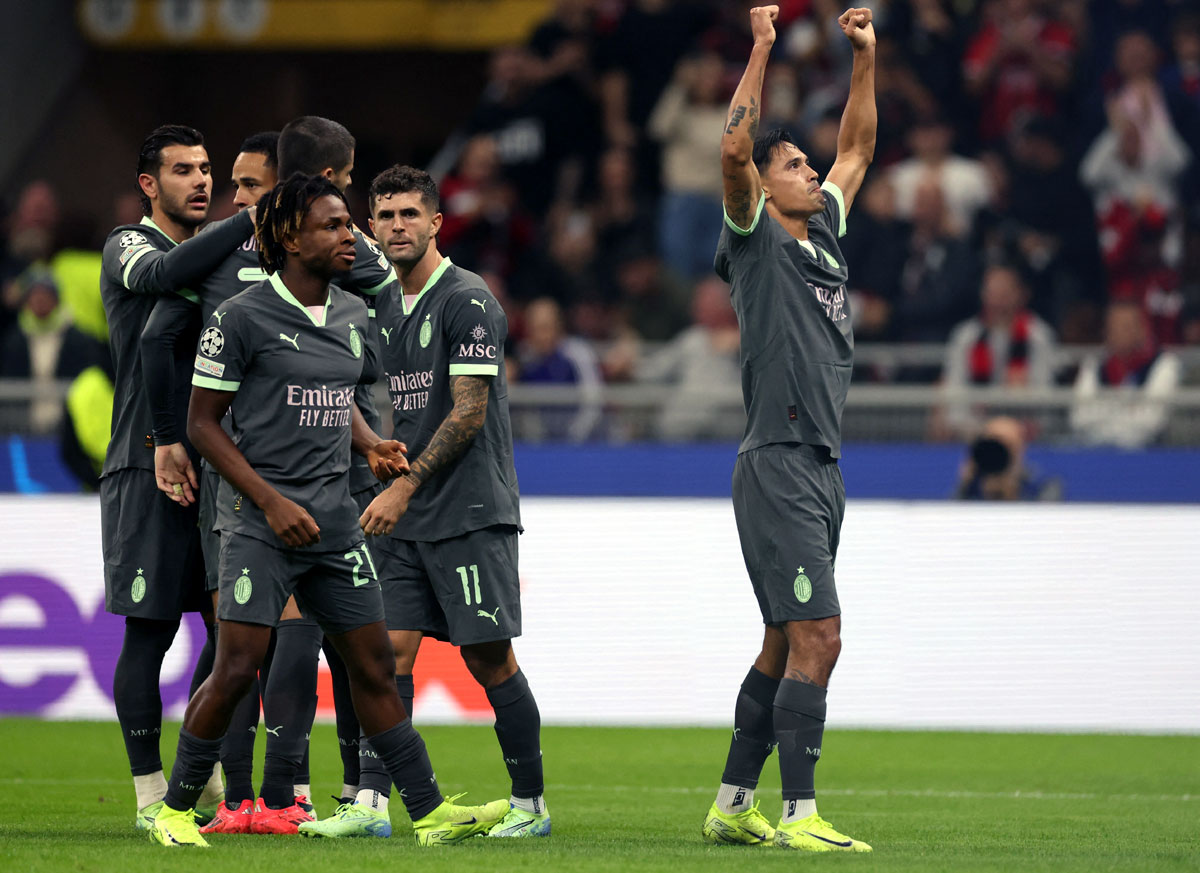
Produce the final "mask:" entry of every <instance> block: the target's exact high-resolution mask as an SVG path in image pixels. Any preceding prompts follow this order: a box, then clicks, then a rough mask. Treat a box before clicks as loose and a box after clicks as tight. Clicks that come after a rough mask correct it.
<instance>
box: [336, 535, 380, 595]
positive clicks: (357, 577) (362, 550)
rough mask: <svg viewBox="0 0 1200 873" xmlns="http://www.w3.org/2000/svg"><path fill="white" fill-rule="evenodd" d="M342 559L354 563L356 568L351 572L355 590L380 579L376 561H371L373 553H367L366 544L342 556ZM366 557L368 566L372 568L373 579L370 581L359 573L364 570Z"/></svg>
mask: <svg viewBox="0 0 1200 873" xmlns="http://www.w3.org/2000/svg"><path fill="white" fill-rule="evenodd" d="M342 557H343V558H345V559H346V560H347V561H353V562H354V566H353V567H352V568H351V569H350V572H351V574H352V575H353V576H354V587H355V588H358V587H360V586H362V585H367V584H369V583H371V582H373V581H375V580H376V579H378V578H379V574H378V573H376V572H375V561H373V560H372V559H371V553H370V552H368V551H367V544H366V543H363V544H362V545H361V546H359V547H358V548H357V549H352V550H351V551H349V552H346V554H344V555H342ZM364 557H365V558H366V560H367V566H368V567H370V568H371V577H370V578H369V579H364V578H363V577H362V574H360V573H359V572H358V571H359V570H361V569H362V565H363V558H364Z"/></svg>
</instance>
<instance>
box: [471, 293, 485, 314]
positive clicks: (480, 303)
mask: <svg viewBox="0 0 1200 873" xmlns="http://www.w3.org/2000/svg"><path fill="white" fill-rule="evenodd" d="M471 305H472V306H478V307H479V308H480V309H482V310H483V311H484V312H487V307H486V306H485V305H484V301H482V300H476V299H475V298H474V297H472V298H471Z"/></svg>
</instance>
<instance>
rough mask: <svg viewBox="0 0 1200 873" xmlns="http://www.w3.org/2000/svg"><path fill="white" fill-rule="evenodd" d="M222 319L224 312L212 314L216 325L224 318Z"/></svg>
mask: <svg viewBox="0 0 1200 873" xmlns="http://www.w3.org/2000/svg"><path fill="white" fill-rule="evenodd" d="M224 317H225V313H224V312H214V313H213V318H215V319H216V320H217V324H220V323H221V319H222V318H224Z"/></svg>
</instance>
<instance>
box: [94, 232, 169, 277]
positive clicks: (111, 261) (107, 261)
mask: <svg viewBox="0 0 1200 873" xmlns="http://www.w3.org/2000/svg"><path fill="white" fill-rule="evenodd" d="M162 256H163V253H162V252H161V251H159V250H158V248H156V247H155V246H154V245H153V244H152V243H151V242H150V240H149V238H148V237H147V236H146V234H144V233H142V232H141V231H140V230H137V229H136V228H123V229H120V230H118V231H116V232H114V233H113V234H112V235H111V236H109V238H108V240H107V241H106V242H105V243H104V255H103V269H104V273H105V275H106V276H108V278H109V279H110V280H111V281H112V282H114V283H115V284H118V285H120V286H122V287H123V288H127V289H137V288H139V287H140V283H139V282H138V281H137V280H138V278H139V276H140V275H141V274H143V273H145V272H146V271H147V270H148V268H149V266H150V264H151V263H153V261H154V259H156V258H161V257H162Z"/></svg>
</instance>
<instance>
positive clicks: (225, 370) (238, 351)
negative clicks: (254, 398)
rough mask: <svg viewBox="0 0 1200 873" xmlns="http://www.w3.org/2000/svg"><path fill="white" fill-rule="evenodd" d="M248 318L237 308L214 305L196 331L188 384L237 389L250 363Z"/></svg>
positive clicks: (225, 389) (249, 324)
mask: <svg viewBox="0 0 1200 873" xmlns="http://www.w3.org/2000/svg"><path fill="white" fill-rule="evenodd" d="M250 329H251V319H249V318H247V317H246V316H245V313H243V312H242V311H241V309H240V308H239V307H236V306H229V305H228V304H226V305H225V306H223V307H221V308H218V309H217V311H216V312H214V313H213V314H212V317H211V318H210V319H209V320H208V324H206V325H205V326H204V330H203V331H201V332H200V342H199V343H197V344H196V362H195V364H194V366H193V368H192V384H193V385H194V386H196V387H197V388H209V389H211V390H213V391H237V390H238V388H240V387H241V384H242V378H243V376H244V375H245V373H246V368H247V367H248V366H249V363H250V360H249V358H250V355H249V348H250V343H249V341H248V340H249V338H248V337H247V336H246V332H247V331H248V330H250Z"/></svg>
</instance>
